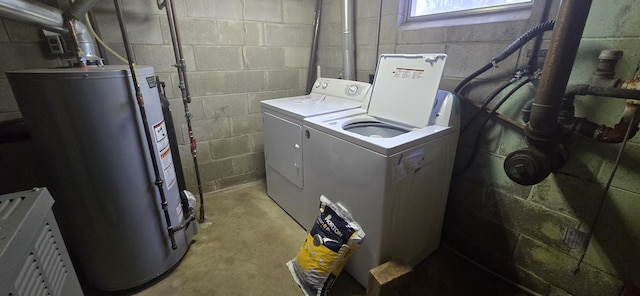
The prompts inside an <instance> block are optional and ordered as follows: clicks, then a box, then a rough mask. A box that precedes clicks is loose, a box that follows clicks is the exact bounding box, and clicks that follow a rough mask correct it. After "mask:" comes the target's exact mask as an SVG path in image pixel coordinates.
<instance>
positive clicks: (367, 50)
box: [356, 45, 377, 73]
mask: <svg viewBox="0 0 640 296" xmlns="http://www.w3.org/2000/svg"><path fill="white" fill-rule="evenodd" d="M357 51H358V54H357V55H356V67H357V68H358V70H359V71H363V72H367V73H374V72H375V69H374V68H375V66H376V60H377V58H376V56H375V55H376V47H375V46H365V45H360V46H358V48H357Z"/></svg>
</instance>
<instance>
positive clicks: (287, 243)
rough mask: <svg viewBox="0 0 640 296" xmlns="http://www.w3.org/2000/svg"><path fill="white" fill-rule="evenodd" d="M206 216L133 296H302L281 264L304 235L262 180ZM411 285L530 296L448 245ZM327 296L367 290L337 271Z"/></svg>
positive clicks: (215, 199)
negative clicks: (166, 267)
mask: <svg viewBox="0 0 640 296" xmlns="http://www.w3.org/2000/svg"><path fill="white" fill-rule="evenodd" d="M205 210H206V221H205V223H203V224H199V225H198V228H199V229H198V231H199V233H198V234H197V235H196V236H195V238H194V242H193V243H192V245H191V247H190V249H189V251H188V252H187V254H186V255H185V257H184V259H183V260H182V262H180V264H179V265H178V266H177V267H176V268H175V269H174V270H172V271H170V272H168V273H167V274H165V275H164V276H162V277H160V278H159V279H157V280H156V281H154V282H152V283H149V284H148V285H145V287H142V288H141V289H138V291H134V292H135V293H134V294H135V295H140V296H147V295H149V296H151V295H153V296H163V295H225V296H226V295H285V296H286V295H303V294H302V292H301V290H300V288H299V287H298V286H297V285H296V284H295V282H294V281H293V279H292V277H291V274H290V273H289V271H288V269H287V268H286V266H285V262H287V261H289V260H291V259H292V258H293V257H294V256H295V255H296V254H297V252H298V249H299V248H300V246H301V245H302V243H303V241H304V238H305V234H306V233H305V231H304V230H303V229H302V228H301V227H300V226H299V225H298V224H297V223H296V222H295V221H293V219H291V218H290V217H289V216H288V215H287V214H286V213H285V212H284V211H283V210H282V209H280V208H279V207H278V206H277V205H276V204H275V203H274V202H273V201H272V200H271V199H270V198H269V197H268V196H267V195H266V190H265V184H264V182H254V183H250V184H246V185H242V186H239V187H235V188H232V189H228V190H225V191H220V192H215V193H211V194H207V195H206V196H205ZM410 283H411V285H410V287H409V288H408V291H407V292H404V293H402V294H403V295H439V296H447V295H449V296H454V295H508V296H523V295H530V294H527V293H525V292H523V291H521V290H519V289H518V288H516V287H514V286H512V285H510V284H508V283H506V282H504V281H502V280H500V279H498V278H496V277H495V276H493V275H491V274H489V273H486V272H484V271H483V270H482V269H480V268H478V267H477V266H475V265H472V264H470V263H469V262H468V261H466V260H464V259H462V258H461V257H460V256H458V255H457V254H455V252H453V251H451V250H450V249H448V248H446V247H441V248H440V249H439V250H438V251H436V253H434V254H433V255H432V256H430V257H429V258H427V259H426V260H425V261H423V262H422V263H421V264H420V265H418V266H416V268H415V269H414V273H413V278H412V279H411V282H410ZM127 294H129V293H127ZM330 294H331V295H339V296H355V295H366V291H365V288H364V287H362V286H361V285H359V284H358V283H357V282H356V281H355V280H354V279H353V278H352V277H351V276H350V275H349V274H348V273H346V272H343V273H342V274H341V275H340V277H339V278H338V280H337V281H336V284H335V285H334V287H333V289H332V290H331V293H330Z"/></svg>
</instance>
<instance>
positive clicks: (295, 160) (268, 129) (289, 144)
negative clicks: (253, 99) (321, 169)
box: [263, 112, 303, 188]
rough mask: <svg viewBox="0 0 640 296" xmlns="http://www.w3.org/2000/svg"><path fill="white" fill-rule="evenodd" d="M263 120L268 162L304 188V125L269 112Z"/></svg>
mask: <svg viewBox="0 0 640 296" xmlns="http://www.w3.org/2000/svg"><path fill="white" fill-rule="evenodd" d="M263 120H264V125H263V132H264V155H265V162H266V164H267V165H268V166H270V167H271V168H273V169H274V170H275V171H277V172H278V173H280V174H281V175H282V176H284V177H285V178H286V179H287V180H289V181H291V182H292V183H294V184H296V186H298V187H299V188H302V185H303V183H302V169H303V168H302V127H301V126H300V125H299V124H297V123H295V122H291V121H289V120H286V119H284V118H281V117H278V116H276V115H274V114H271V113H268V112H264V113H263Z"/></svg>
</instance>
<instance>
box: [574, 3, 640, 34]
mask: <svg viewBox="0 0 640 296" xmlns="http://www.w3.org/2000/svg"><path fill="white" fill-rule="evenodd" d="M591 11H597V12H598V13H591V14H589V20H588V21H587V24H586V25H585V28H584V33H583V36H584V37H590V38H601V37H633V38H637V37H638V28H639V27H640V20H638V17H637V16H638V14H640V5H638V3H636V2H635V1H622V2H619V4H618V5H612V3H610V2H609V3H607V2H602V3H600V2H594V3H593V4H592V5H591ZM612 17H614V18H615V20H616V22H615V23H616V25H613V24H611V19H612Z"/></svg>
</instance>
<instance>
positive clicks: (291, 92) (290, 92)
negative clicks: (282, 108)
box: [287, 88, 308, 97]
mask: <svg viewBox="0 0 640 296" xmlns="http://www.w3.org/2000/svg"><path fill="white" fill-rule="evenodd" d="M306 94H308V93H307V90H306V89H304V88H294V89H287V97H296V96H303V95H306Z"/></svg>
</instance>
